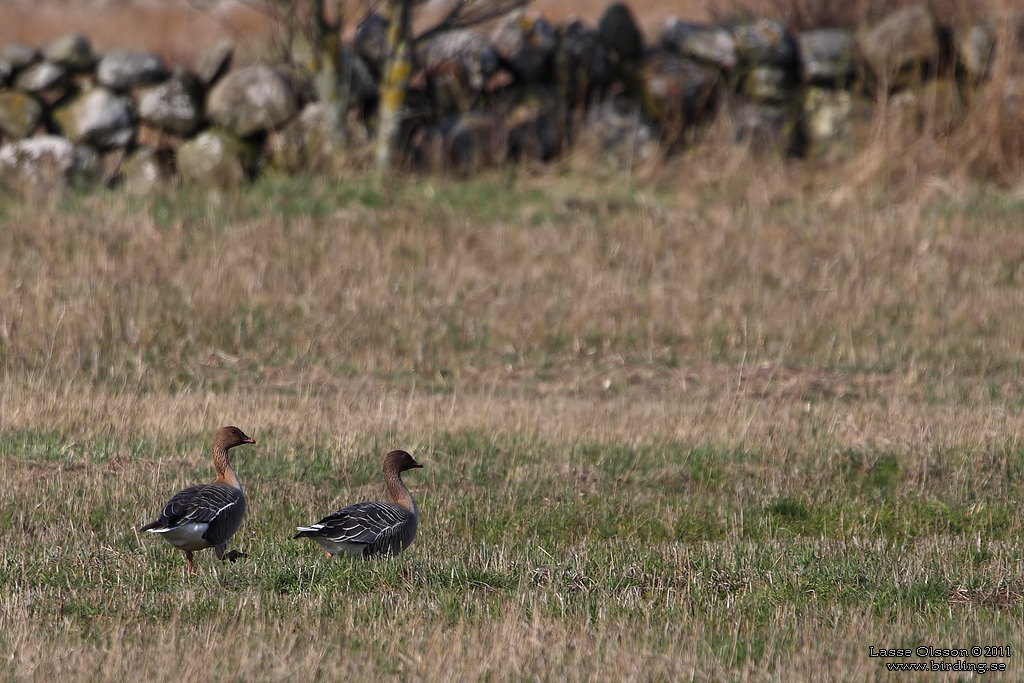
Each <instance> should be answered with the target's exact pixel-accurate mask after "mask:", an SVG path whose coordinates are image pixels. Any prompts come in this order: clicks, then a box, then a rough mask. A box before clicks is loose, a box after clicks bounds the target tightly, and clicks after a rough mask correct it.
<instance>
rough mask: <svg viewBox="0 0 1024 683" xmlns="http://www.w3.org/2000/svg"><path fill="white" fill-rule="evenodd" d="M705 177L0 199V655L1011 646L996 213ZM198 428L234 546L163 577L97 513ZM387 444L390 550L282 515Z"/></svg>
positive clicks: (1007, 341) (156, 488) (143, 539)
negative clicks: (240, 433)
mask: <svg viewBox="0 0 1024 683" xmlns="http://www.w3.org/2000/svg"><path fill="white" fill-rule="evenodd" d="M704 182H705V183H706V182H707V181H706V180H705V181H704ZM722 182H723V183H724V182H725V181H722ZM737 182H738V181H737ZM764 182H770V181H769V180H765V181H764ZM726 185H728V183H727V184H726ZM726 185H722V186H720V187H717V189H715V188H713V191H712V192H710V193H708V194H707V196H704V195H700V196H693V197H687V196H686V194H685V193H686V192H687V191H697V192H699V190H700V187H698V188H697V189H696V190H687V189H686V188H683V189H679V192H678V193H679V194H680V195H682V196H681V197H673V193H672V192H670V191H667V190H666V188H663V187H657V188H655V189H653V190H649V191H646V192H644V193H641V192H638V191H635V190H633V189H630V188H627V187H625V186H624V185H623V187H609V186H607V185H605V186H602V185H600V184H597V185H595V186H593V187H587V186H585V184H578V185H573V184H572V183H571V182H569V181H568V180H566V179H565V178H562V177H559V178H554V179H552V178H541V179H540V180H538V181H536V182H534V183H531V182H529V181H527V180H525V179H517V178H515V177H514V174H513V175H511V176H510V175H507V174H503V175H493V176H484V177H481V178H477V179H474V180H472V181H470V182H467V183H455V182H451V181H444V180H436V179H432V180H424V181H422V182H418V181H416V180H415V179H397V180H396V181H395V182H394V183H392V184H391V185H390V186H388V187H386V188H379V187H378V186H375V185H374V184H373V183H371V182H370V181H369V180H367V179H359V178H355V179H352V180H351V182H348V183H346V184H343V185H334V184H331V183H327V182H324V181H311V182H297V181H295V180H293V179H287V178H280V177H267V178H264V179H261V180H260V181H259V182H258V184H257V185H256V186H254V187H252V188H245V189H243V190H241V191H239V192H238V193H235V194H229V195H225V196H220V197H216V196H208V195H207V194H206V193H203V192H198V191H196V190H194V189H188V188H185V189H181V190H175V191H172V192H169V193H168V194H166V195H160V196H155V197H152V198H148V199H141V200H140V199H129V198H126V197H122V196H120V195H116V194H99V195H96V196H70V197H66V198H64V199H60V200H58V201H56V202H53V203H41V204H40V205H38V206H32V205H29V204H27V203H17V202H12V205H11V206H8V207H5V208H4V210H3V211H2V212H0V297H3V298H2V299H0V374H2V377H3V380H4V381H3V383H2V384H0V471H2V472H3V476H4V482H5V488H4V493H5V495H4V496H3V497H2V498H0V654H3V657H2V658H0V674H2V675H4V676H5V677H7V678H12V679H26V678H27V679H44V678H54V677H56V676H58V675H59V676H62V677H65V678H72V679H89V680H94V679H104V678H106V679H124V678H129V677H132V678H140V677H141V678H147V677H148V678H153V679H159V680H166V679H170V678H182V679H187V680H208V679H209V678H211V677H214V678H232V679H241V680H282V679H287V678H297V679H302V680H310V679H317V678H320V679H339V678H344V679H354V680H377V679H380V678H387V677H390V678H395V679H403V680H405V679H445V680H452V679H456V680H473V679H485V680H525V679H531V680H532V679H540V680H552V679H554V680H561V679H573V680H584V679H587V680H589V679H594V680H609V679H615V680H620V679H621V680H751V679H756V680H763V679H768V680H811V679H841V680H862V679H865V678H869V679H870V678H881V677H883V676H885V675H886V674H884V673H881V672H882V671H883V669H884V666H883V663H882V662H880V661H878V660H877V659H876V658H870V657H868V654H867V653H868V646H869V645H874V646H876V647H904V646H911V647H913V646H917V645H929V644H930V645H934V646H956V647H960V646H964V647H970V646H972V645H975V644H1009V645H1014V646H1016V645H1017V643H1018V642H1019V626H1020V623H1021V620H1022V618H1024V613H1022V603H1021V594H1022V593H1024V584H1022V578H1021V577H1022V575H1024V553H1022V551H1021V550H1020V547H1019V542H1018V541H1019V539H1020V538H1021V537H1022V535H1024V522H1022V518H1021V516H1020V510H1019V505H1018V504H1017V501H1019V500H1021V499H1022V498H1024V444H1022V442H1021V438H1020V434H1021V433H1022V431H1024V422H1022V420H1021V417H1020V415H1021V411H1020V406H1021V404H1022V402H1024V383H1021V382H1020V380H1019V378H1018V375H1019V369H1020V360H1019V359H1020V357H1021V353H1022V352H1024V346H1022V344H1024V342H1022V340H1024V323H1022V322H1021V320H1022V319H1021V318H1020V316H1019V315H1018V313H1019V310H1018V309H1019V302H1020V294H1021V292H1020V291H1019V287H1018V284H1019V281H1020V279H1019V278H1018V277H1017V276H1016V275H1014V274H1013V273H1015V271H1016V266H1015V265H1014V263H1015V262H1016V261H1015V259H1016V256H1015V254H1016V253H1017V252H1018V251H1020V247H1021V244H1022V242H1021V237H1020V232H1019V226H1017V225H1016V224H1015V222H1014V221H1013V220H1012V217H1013V216H1014V215H1015V213H1014V212H1013V211H1012V210H1011V209H1010V208H1007V207H1012V206H1015V205H1016V203H1019V202H1017V200H1015V199H1013V198H1012V197H1003V198H1002V199H1000V198H998V197H995V198H994V197H993V196H992V195H991V194H983V196H982V197H981V198H980V199H979V198H978V197H977V196H974V195H971V196H967V197H964V198H963V200H962V202H960V203H957V202H953V201H951V200H946V199H944V200H942V201H939V202H934V203H930V204H925V205H921V206H918V205H914V204H909V203H908V204H903V205H899V206H893V207H888V208H885V210H882V209H878V208H877V207H876V209H877V210H867V209H861V210H856V209H852V208H850V207H845V208H840V209H835V208H829V207H828V206H821V205H820V204H819V203H817V202H811V201H806V200H805V199H801V198H800V196H799V195H798V194H797V195H796V197H795V198H794V197H792V196H785V197H781V199H784V200H786V201H776V200H775V199H778V197H776V198H775V199H773V197H772V196H771V195H772V193H782V194H785V193H786V192H790V193H792V190H789V189H787V190H781V189H776V190H773V189H772V188H771V187H765V186H758V185H754V186H739V185H737V184H735V183H733V184H732V185H728V187H727V186H726ZM687 187H689V186H687ZM705 187H706V185H705ZM730 188H731V190H730ZM670 189H671V188H670ZM677 189H678V188H677ZM727 190H729V191H727ZM765 194H768V195H769V196H768V197H767V198H765V197H764V195H765ZM758 197H761V198H762V199H758ZM745 198H748V199H745ZM676 200H678V201H679V202H680V203H681V206H678V207H677V206H674V205H673V204H672V202H673V201H676ZM790 200H792V201H790ZM759 202H760V203H759ZM228 423H232V424H238V425H239V426H240V427H242V428H243V429H244V430H245V431H246V432H247V433H249V434H250V435H251V436H253V437H254V438H255V439H256V440H257V445H256V446H253V447H245V448H240V449H238V450H237V451H235V452H234V453H233V458H234V464H235V467H236V469H237V471H238V473H239V475H240V477H241V479H242V481H243V482H244V484H245V487H246V495H247V500H248V503H249V509H248V515H247V517H246V519H245V521H244V523H243V526H242V528H241V529H240V531H239V532H238V534H237V535H236V536H235V538H234V539H233V540H232V544H233V546H236V547H238V548H239V549H241V550H242V551H244V552H246V553H248V554H249V557H248V558H245V559H243V560H241V561H239V562H238V563H235V564H220V563H218V562H217V561H216V560H215V558H214V556H213V554H212V553H210V552H203V553H200V554H199V559H198V565H199V570H200V571H199V574H198V576H196V577H186V576H185V575H184V565H185V563H184V558H183V556H182V554H181V553H180V552H178V551H175V550H174V549H172V548H170V547H169V546H168V545H166V544H165V543H162V542H161V541H160V539H154V538H150V537H148V535H145V534H142V535H140V534H138V533H137V531H136V530H137V529H138V528H139V526H141V525H142V524H144V523H146V522H148V521H151V520H152V519H153V518H154V517H155V515H156V514H157V513H158V511H159V509H160V507H161V506H162V505H163V503H164V502H165V501H166V499H167V498H168V497H169V496H170V495H171V494H172V493H173V492H174V491H176V490H178V489H180V488H182V487H184V486H186V485H189V484H193V483H197V482H201V481H209V480H210V479H212V472H211V467H210V464H209V458H208V455H207V453H208V445H209V438H210V435H211V434H212V432H213V430H214V429H215V428H216V427H217V426H219V425H222V424H228ZM395 447H402V448H407V449H409V450H410V451H412V452H413V453H414V454H415V456H416V457H417V459H418V460H420V461H421V462H423V463H424V464H425V465H426V468H425V469H423V470H417V471H414V472H410V473H409V474H408V475H407V477H406V480H407V482H408V483H409V485H410V487H411V488H412V490H413V492H414V493H415V495H416V498H417V501H418V503H419V506H420V511H421V515H422V517H421V523H420V532H419V535H418V538H417V540H416V542H415V544H414V545H413V546H412V547H411V548H410V549H409V551H408V552H407V553H406V554H404V555H403V556H402V557H401V558H397V559H394V560H390V561H381V562H360V561H351V560H349V559H348V558H333V559H330V560H329V559H327V558H326V557H324V555H323V553H322V552H321V551H320V550H319V548H318V547H317V546H316V545H315V544H313V543H311V542H308V541H295V540H292V539H291V535H292V534H293V533H294V531H293V530H294V527H295V526H297V525H300V524H307V523H310V522H313V521H316V520H317V519H319V518H320V517H321V516H323V515H324V514H327V513H329V512H331V511H333V510H335V509H337V508H338V507H340V506H341V505H344V504H347V503H350V502H354V501H356V500H366V499H372V498H377V497H379V496H380V495H381V493H382V492H381V490H380V489H381V486H380V471H379V464H380V458H381V456H382V455H383V454H384V453H385V452H386V451H388V450H390V449H391V448H395ZM1006 661H1007V662H1008V663H1010V664H1011V667H1012V668H1011V671H1013V672H1015V673H1014V675H1016V674H1019V672H1020V668H1019V667H1018V665H1017V664H1016V662H1017V659H1016V658H1015V657H1013V658H1010V659H1009V660H1006Z"/></svg>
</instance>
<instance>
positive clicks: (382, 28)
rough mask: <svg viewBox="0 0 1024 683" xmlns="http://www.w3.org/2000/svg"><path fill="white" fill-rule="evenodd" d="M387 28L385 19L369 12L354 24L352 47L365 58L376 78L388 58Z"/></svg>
mask: <svg viewBox="0 0 1024 683" xmlns="http://www.w3.org/2000/svg"><path fill="white" fill-rule="evenodd" d="M387 30H388V22H387V20H386V19H385V18H384V17H382V16H381V15H379V14H377V13H376V12H371V13H369V14H367V15H366V16H365V17H363V19H362V21H360V22H359V23H358V24H356V33H355V36H353V39H352V49H354V50H355V53H356V54H357V55H359V56H360V57H362V58H363V59H364V60H366V63H367V64H368V65H369V66H370V68H371V69H372V70H373V73H374V76H376V77H377V78H380V76H381V74H383V73H384V62H385V61H387V58H388V41H387Z"/></svg>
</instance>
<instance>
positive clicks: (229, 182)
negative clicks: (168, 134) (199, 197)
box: [176, 128, 256, 188]
mask: <svg viewBox="0 0 1024 683" xmlns="http://www.w3.org/2000/svg"><path fill="white" fill-rule="evenodd" d="M176 161H177V167H178V173H179V174H180V175H181V178H182V180H183V181H187V182H191V183H195V184H196V185H200V186H204V187H210V188H234V187H238V186H240V185H241V184H242V183H244V182H245V181H246V180H247V179H248V178H249V176H250V175H251V174H252V172H253V171H254V170H255V168H256V149H255V148H254V147H253V145H251V144H249V143H246V142H245V141H243V140H240V139H239V138H237V137H235V136H234V135H232V134H230V133H229V132H227V131H224V130H219V129H216V128H211V129H208V130H205V131H203V132H202V133H200V134H199V135H197V136H196V137H194V138H191V139H189V140H186V141H185V142H183V143H182V144H181V145H179V146H178V150H177V155H176Z"/></svg>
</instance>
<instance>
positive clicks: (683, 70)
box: [639, 49, 720, 143]
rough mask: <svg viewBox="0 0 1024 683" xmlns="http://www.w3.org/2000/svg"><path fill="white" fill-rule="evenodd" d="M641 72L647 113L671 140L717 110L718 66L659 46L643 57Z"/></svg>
mask: <svg viewBox="0 0 1024 683" xmlns="http://www.w3.org/2000/svg"><path fill="white" fill-rule="evenodd" d="M639 73H640V82H641V84H642V92H643V105H644V113H645V114H646V115H647V116H648V117H650V119H651V120H652V121H655V122H656V123H657V124H658V125H659V127H660V128H661V130H662V131H663V133H664V134H665V137H666V138H667V140H668V141H669V142H670V143H672V142H675V141H676V140H678V139H679V137H680V136H681V135H682V134H683V132H684V131H685V130H686V129H687V128H691V127H693V126H694V125H696V124H698V123H701V122H704V121H706V120H708V119H710V118H711V115H712V114H713V113H714V111H715V105H716V103H717V87H718V84H719V80H720V77H719V72H718V71H717V70H716V69H713V68H711V67H707V66H702V65H700V64H697V63H695V62H691V61H690V60H688V59H684V58H682V57H679V56H677V55H675V54H674V53H672V52H669V51H668V50H664V49H659V50H655V51H653V52H651V53H650V54H648V55H647V56H646V57H645V58H644V62H643V65H642V66H641V68H640V72H639Z"/></svg>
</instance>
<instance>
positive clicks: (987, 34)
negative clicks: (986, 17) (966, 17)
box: [953, 22, 996, 79]
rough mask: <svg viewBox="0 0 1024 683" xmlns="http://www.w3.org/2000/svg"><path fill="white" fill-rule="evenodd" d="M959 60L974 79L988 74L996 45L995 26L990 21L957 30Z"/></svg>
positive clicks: (956, 44)
mask: <svg viewBox="0 0 1024 683" xmlns="http://www.w3.org/2000/svg"><path fill="white" fill-rule="evenodd" d="M953 43H954V45H955V47H956V55H957V61H958V62H959V64H960V66H961V67H963V70H964V71H965V72H966V73H967V74H968V75H969V76H970V77H971V78H974V79H982V78H984V77H985V76H986V75H987V74H988V68H989V64H990V63H991V60H992V53H993V51H994V50H995V46H996V34H995V28H994V27H993V26H992V24H990V23H988V22H981V23H978V24H974V25H973V26H971V27H969V28H967V29H966V30H960V31H957V32H956V33H955V34H954V36H953Z"/></svg>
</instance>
